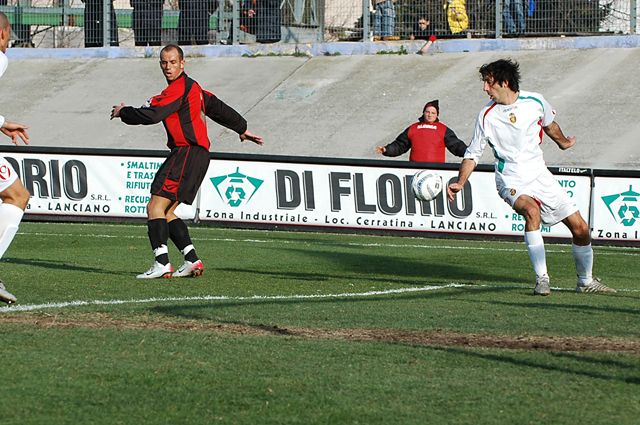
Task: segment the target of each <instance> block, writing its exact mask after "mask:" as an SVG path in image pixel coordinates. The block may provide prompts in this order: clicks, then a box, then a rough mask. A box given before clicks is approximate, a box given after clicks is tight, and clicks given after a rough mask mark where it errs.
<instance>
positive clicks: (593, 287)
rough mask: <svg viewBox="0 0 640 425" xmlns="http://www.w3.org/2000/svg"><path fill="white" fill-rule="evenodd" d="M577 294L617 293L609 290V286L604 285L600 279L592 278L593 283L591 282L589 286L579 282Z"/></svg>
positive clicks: (611, 289)
mask: <svg viewBox="0 0 640 425" xmlns="http://www.w3.org/2000/svg"><path fill="white" fill-rule="evenodd" d="M576 292H583V293H587V294H595V293H609V294H614V293H616V292H617V291H616V290H615V289H613V288H609V287H608V286H607V285H605V284H604V283H602V282H601V281H600V279H598V278H597V277H595V278H592V279H591V282H589V283H588V284H580V282H578V285H577V286H576Z"/></svg>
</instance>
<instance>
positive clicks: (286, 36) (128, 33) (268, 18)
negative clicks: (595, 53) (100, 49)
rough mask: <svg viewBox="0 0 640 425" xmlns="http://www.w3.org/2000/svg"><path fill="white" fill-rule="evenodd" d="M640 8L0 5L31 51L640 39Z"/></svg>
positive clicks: (118, 2)
mask: <svg viewBox="0 0 640 425" xmlns="http://www.w3.org/2000/svg"><path fill="white" fill-rule="evenodd" d="M638 6H639V4H638V0H565V1H561V0H494V1H483V0H396V1H394V0H111V1H109V0H0V11H2V12H4V13H6V14H7V15H8V16H9V19H10V21H11V23H12V28H13V35H14V45H15V46H22V47H82V46H85V47H95V46H108V45H111V46H136V45H137V46H144V45H152V46H153V45H161V44H166V43H179V44H182V45H188V44H238V43H274V42H282V43H316V42H328V41H370V40H374V41H376V40H407V39H428V38H429V37H430V36H431V35H435V36H436V37H438V38H456V37H470V38H478V37H480V38H501V37H527V36H558V35H593V34H637V33H638V32H639V29H638V20H637V17H638Z"/></svg>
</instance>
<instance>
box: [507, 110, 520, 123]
mask: <svg viewBox="0 0 640 425" xmlns="http://www.w3.org/2000/svg"><path fill="white" fill-rule="evenodd" d="M509 121H511V124H515V123H516V121H518V119H517V118H516V114H514V113H513V112H512V113H510V114H509Z"/></svg>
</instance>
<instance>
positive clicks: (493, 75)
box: [480, 59, 520, 92]
mask: <svg viewBox="0 0 640 425" xmlns="http://www.w3.org/2000/svg"><path fill="white" fill-rule="evenodd" d="M480 75H481V79H482V81H487V80H488V79H492V80H493V82H494V83H498V84H501V83H504V82H506V83H507V84H508V85H509V88H510V89H511V90H513V91H514V92H517V91H520V65H518V62H516V61H513V60H511V59H500V60H497V61H495V62H491V63H485V64H484V65H482V66H481V67H480Z"/></svg>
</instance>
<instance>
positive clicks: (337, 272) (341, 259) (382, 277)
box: [216, 248, 529, 285]
mask: <svg viewBox="0 0 640 425" xmlns="http://www.w3.org/2000/svg"><path fill="white" fill-rule="evenodd" d="M281 250H282V251H289V250H288V249H286V248H285V249H281ZM291 251H292V252H291V254H288V255H287V259H286V260H283V261H278V260H277V259H276V258H275V257H274V264H284V265H288V266H290V267H291V266H295V256H296V255H305V256H306V257H313V258H316V259H318V262H326V263H327V264H328V265H327V269H326V272H325V271H323V272H322V273H319V272H316V271H310V272H305V271H290V270H287V268H285V267H283V268H281V270H283V271H280V270H269V269H260V270H255V269H254V270H250V269H247V268H244V267H243V268H239V267H222V268H216V270H220V271H227V272H232V273H252V274H258V275H266V276H271V277H276V278H282V279H291V278H295V279H298V280H310V281H311V280H314V281H326V280H328V279H329V278H335V279H340V278H342V279H345V278H347V279H354V278H357V279H362V280H370V281H372V282H398V283H403V284H411V285H416V284H419V285H422V284H424V282H425V281H431V282H443V281H444V282H452V281H453V282H478V281H488V282H508V283H523V282H527V283H529V280H528V279H526V278H524V277H517V276H516V277H514V273H513V269H508V268H505V269H503V270H498V272H497V273H496V272H495V271H493V270H495V269H494V268H489V267H484V266H483V264H478V262H477V260H476V259H473V258H472V259H466V260H465V261H467V262H468V263H469V264H466V263H462V261H458V260H457V259H452V260H451V262H446V263H444V262H440V261H436V260H432V259H430V258H425V259H419V260H417V259H410V258H409V259H408V258H403V257H389V256H385V255H372V254H363V253H353V252H326V251H313V252H312V253H311V252H308V251H304V252H300V251H297V250H291ZM290 267H289V268H290ZM314 269H318V266H314ZM341 272H343V273H348V274H349V275H345V274H341ZM354 274H357V275H354ZM412 279H413V280H412ZM415 279H424V280H421V281H420V282H416V281H415Z"/></svg>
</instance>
